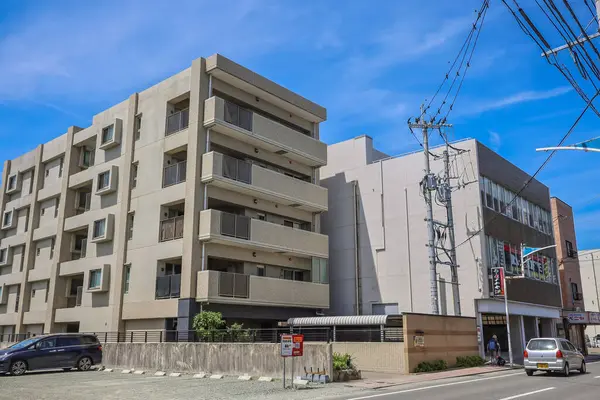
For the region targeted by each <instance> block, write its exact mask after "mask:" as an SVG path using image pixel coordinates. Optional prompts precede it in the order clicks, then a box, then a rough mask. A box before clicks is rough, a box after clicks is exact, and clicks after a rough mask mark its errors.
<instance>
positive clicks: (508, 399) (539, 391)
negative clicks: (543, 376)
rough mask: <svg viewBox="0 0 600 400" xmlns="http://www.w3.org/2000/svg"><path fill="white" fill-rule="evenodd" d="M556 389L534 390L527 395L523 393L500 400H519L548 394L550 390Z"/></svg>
mask: <svg viewBox="0 0 600 400" xmlns="http://www.w3.org/2000/svg"><path fill="white" fill-rule="evenodd" d="M554 389H556V388H554V387H549V388H546V389H540V390H534V391H533V392H527V393H522V394H516V395H514V396H510V397H505V398H503V399H500V400H513V399H518V398H519V397H525V396H529V395H532V394H537V393H542V392H547V391H548V390H554Z"/></svg>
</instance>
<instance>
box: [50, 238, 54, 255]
mask: <svg viewBox="0 0 600 400" xmlns="http://www.w3.org/2000/svg"><path fill="white" fill-rule="evenodd" d="M53 257H54V238H52V242H50V259H51V260H52V258H53Z"/></svg>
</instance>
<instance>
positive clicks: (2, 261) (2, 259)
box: [0, 249, 8, 264]
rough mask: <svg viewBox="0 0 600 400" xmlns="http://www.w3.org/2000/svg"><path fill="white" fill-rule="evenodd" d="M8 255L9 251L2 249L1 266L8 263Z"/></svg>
mask: <svg viewBox="0 0 600 400" xmlns="http://www.w3.org/2000/svg"><path fill="white" fill-rule="evenodd" d="M7 253H8V250H7V249H0V264H4V263H5V262H6V255H7Z"/></svg>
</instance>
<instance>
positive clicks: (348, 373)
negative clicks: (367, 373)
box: [333, 369, 362, 382]
mask: <svg viewBox="0 0 600 400" xmlns="http://www.w3.org/2000/svg"><path fill="white" fill-rule="evenodd" d="M358 379H362V378H361V373H360V371H357V370H355V369H342V370H337V371H333V380H334V381H335V382H348V381H355V380H358Z"/></svg>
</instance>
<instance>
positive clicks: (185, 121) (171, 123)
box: [166, 108, 190, 136]
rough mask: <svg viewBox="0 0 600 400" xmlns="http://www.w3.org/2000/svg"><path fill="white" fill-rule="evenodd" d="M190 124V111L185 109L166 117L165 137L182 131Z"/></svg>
mask: <svg viewBox="0 0 600 400" xmlns="http://www.w3.org/2000/svg"><path fill="white" fill-rule="evenodd" d="M189 122H190V110H189V108H186V109H184V110H181V111H178V112H176V113H174V114H171V115H169V116H168V117H167V133H166V135H167V136H168V135H171V134H173V133H175V132H179V131H180V130H182V129H185V128H187V127H188V125H189Z"/></svg>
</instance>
